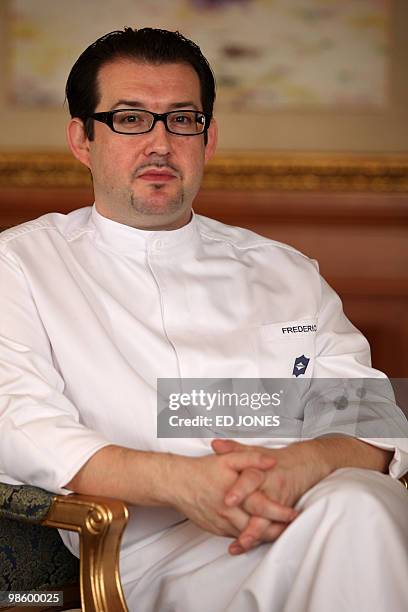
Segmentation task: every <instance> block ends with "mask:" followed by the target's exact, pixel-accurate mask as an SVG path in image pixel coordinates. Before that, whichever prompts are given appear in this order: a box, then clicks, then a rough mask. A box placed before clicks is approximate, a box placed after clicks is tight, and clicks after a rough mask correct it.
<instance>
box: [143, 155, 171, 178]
mask: <svg viewBox="0 0 408 612" xmlns="http://www.w3.org/2000/svg"><path fill="white" fill-rule="evenodd" d="M163 168H167V169H168V170H171V171H172V172H173V173H174V174H176V175H177V176H178V177H181V176H182V174H181V172H180V170H179V169H178V168H177V167H176V166H173V165H172V164H169V162H168V161H165V160H164V159H155V160H152V161H149V162H146V163H145V164H141V165H140V166H138V167H137V168H136V169H135V170H134V171H133V173H132V178H137V177H138V176H139V175H140V173H141V172H144V171H145V170H159V169H160V170H162V169H163Z"/></svg>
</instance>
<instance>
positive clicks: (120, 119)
mask: <svg viewBox="0 0 408 612" xmlns="http://www.w3.org/2000/svg"><path fill="white" fill-rule="evenodd" d="M166 120H167V128H168V129H169V131H171V132H173V133H174V134H185V135H190V134H200V133H201V132H203V131H204V128H205V116H204V115H202V114H201V113H197V112H196V111H172V112H170V113H168V115H167V116H166ZM153 121H154V117H153V115H152V114H151V113H149V112H147V111H134V110H123V111H117V112H115V114H114V115H113V127H114V129H115V130H116V131H118V132H124V133H128V134H142V133H143V132H148V131H149V130H150V128H151V127H152V124H153Z"/></svg>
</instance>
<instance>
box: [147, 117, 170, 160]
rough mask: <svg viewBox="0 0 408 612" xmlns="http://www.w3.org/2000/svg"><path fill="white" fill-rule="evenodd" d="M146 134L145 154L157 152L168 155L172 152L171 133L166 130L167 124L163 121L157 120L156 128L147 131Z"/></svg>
mask: <svg viewBox="0 0 408 612" xmlns="http://www.w3.org/2000/svg"><path fill="white" fill-rule="evenodd" d="M144 136H145V139H146V140H145V143H146V144H145V154H146V155H151V154H152V153H157V154H158V155H167V154H168V153H169V152H170V149H171V146H170V138H171V134H170V133H169V132H168V131H167V130H166V126H165V125H164V122H163V121H157V123H156V125H155V126H154V128H153V129H152V130H151V131H150V132H147V134H145V135H144Z"/></svg>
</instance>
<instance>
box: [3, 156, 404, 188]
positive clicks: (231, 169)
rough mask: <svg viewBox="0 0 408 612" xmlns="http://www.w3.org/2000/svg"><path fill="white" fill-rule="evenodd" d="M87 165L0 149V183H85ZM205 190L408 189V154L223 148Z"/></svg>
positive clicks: (69, 185) (23, 185) (77, 185)
mask: <svg viewBox="0 0 408 612" xmlns="http://www.w3.org/2000/svg"><path fill="white" fill-rule="evenodd" d="M89 186H90V175H89V172H88V170H87V169H86V168H85V167H84V166H82V165H81V164H80V163H79V162H77V161H76V160H75V159H74V158H73V157H72V155H70V154H69V153H65V152H56V151H48V152H44V151H30V152H9V151H7V152H2V153H0V188H84V187H89ZM203 188H204V189H205V190H221V191H223V190H228V191H231V190H239V191H241V190H242V191H264V190H268V191H288V192H291V191H307V192H310V191H317V192H319V191H329V192H377V193H385V192H388V193H404V192H408V154H382V155H358V154H351V153H349V154H341V153H332V154H329V153H327V154H326V153H325V154H322V153H312V152H310V153H287V154H286V153H285V154H284V153H269V152H268V153H264V152H256V151H238V152H221V153H219V154H218V155H216V156H215V158H214V160H213V161H212V162H211V163H210V164H209V165H208V166H207V168H206V172H205V176H204V183H203Z"/></svg>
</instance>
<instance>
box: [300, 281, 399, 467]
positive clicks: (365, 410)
mask: <svg viewBox="0 0 408 612" xmlns="http://www.w3.org/2000/svg"><path fill="white" fill-rule="evenodd" d="M334 433H336V434H340V435H350V436H353V437H356V438H359V439H361V440H363V441H364V442H367V443H370V444H372V445H374V446H378V447H380V448H386V449H390V450H394V458H393V459H392V461H391V463H390V468H389V471H390V474H391V476H393V477H395V478H398V477H399V476H401V475H402V474H404V473H405V472H407V471H408V421H407V419H406V417H405V415H404V413H403V412H402V410H400V408H399V407H398V406H397V405H396V402H395V396H394V392H393V387H392V384H391V382H390V381H389V380H388V378H387V377H386V375H385V374H383V373H382V372H380V371H378V370H376V369H374V368H372V367H371V357H370V347H369V344H368V342H367V340H366V339H365V338H364V336H363V335H362V334H361V333H360V332H359V331H358V330H357V329H356V327H354V325H353V324H352V323H350V321H349V320H348V319H347V317H346V316H345V314H344V312H343V308H342V304H341V300H340V298H339V297H338V295H337V294H336V293H335V292H334V291H333V289H331V287H330V286H329V285H328V284H327V282H326V281H325V280H324V279H321V303H320V311H319V316H318V329H317V338H316V355H315V369H314V378H313V380H312V381H311V385H310V389H309V393H308V397H307V401H306V405H305V414H304V427H303V437H321V436H327V435H333V434H334Z"/></svg>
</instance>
